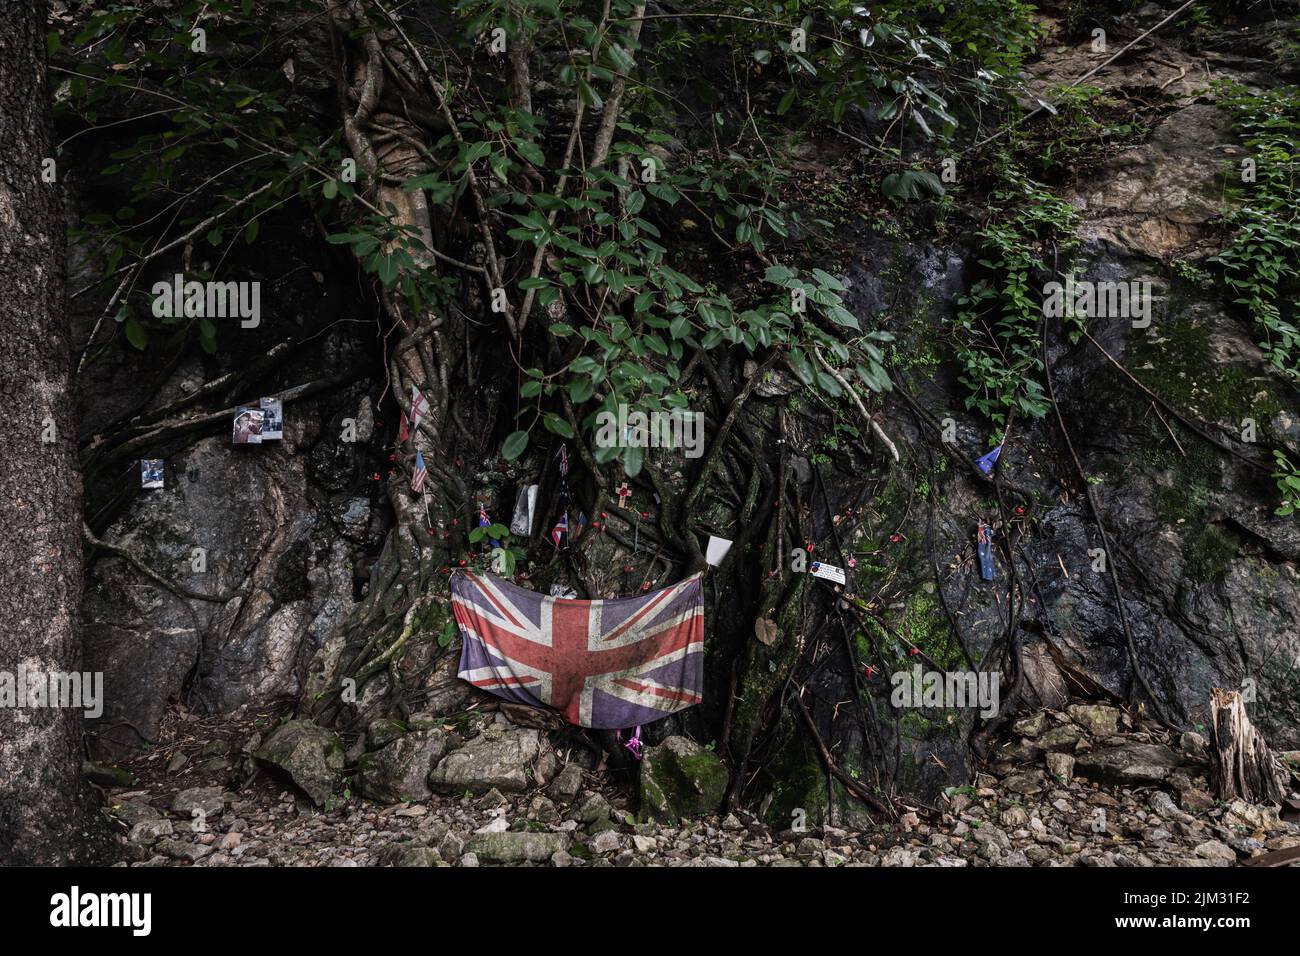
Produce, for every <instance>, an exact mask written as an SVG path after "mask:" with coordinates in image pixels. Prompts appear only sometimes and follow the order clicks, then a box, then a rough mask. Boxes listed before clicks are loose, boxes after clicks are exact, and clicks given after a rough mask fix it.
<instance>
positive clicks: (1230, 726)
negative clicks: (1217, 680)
mask: <svg viewBox="0 0 1300 956" xmlns="http://www.w3.org/2000/svg"><path fill="white" fill-rule="evenodd" d="M1210 725H1211V726H1210V733H1211V737H1210V748H1209V749H1210V785H1211V787H1213V789H1214V795H1215V796H1216V797H1217V798H1218V799H1220V800H1232V799H1235V798H1237V797H1241V798H1242V799H1243V800H1245V801H1247V802H1248V803H1279V802H1281V800H1282V783H1281V780H1280V779H1279V775H1278V772H1277V761H1276V760H1275V759H1274V757H1273V754H1272V752H1271V751H1270V750H1269V749H1268V744H1267V743H1265V742H1264V738H1263V737H1262V736H1261V735H1260V733H1259V731H1257V730H1256V729H1255V728H1254V726H1252V724H1251V722H1250V718H1249V717H1247V716H1246V705H1245V704H1244V703H1243V702H1242V699H1241V694H1239V693H1237V692H1236V691H1232V690H1220V689H1219V688H1217V687H1216V688H1215V689H1214V690H1213V691H1212V692H1211V694H1210Z"/></svg>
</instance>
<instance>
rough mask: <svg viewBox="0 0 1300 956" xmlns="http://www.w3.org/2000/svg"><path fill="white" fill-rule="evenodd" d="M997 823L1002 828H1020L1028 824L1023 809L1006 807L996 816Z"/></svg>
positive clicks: (1026, 815)
mask: <svg viewBox="0 0 1300 956" xmlns="http://www.w3.org/2000/svg"><path fill="white" fill-rule="evenodd" d="M998 821H999V822H1000V823H1001V824H1002V825H1003V826H1004V827H1020V826H1024V825H1025V824H1026V823H1028V822H1029V814H1028V813H1026V812H1025V808H1024V807H1007V808H1006V809H1005V810H1003V811H1002V812H1001V813H1000V814H998Z"/></svg>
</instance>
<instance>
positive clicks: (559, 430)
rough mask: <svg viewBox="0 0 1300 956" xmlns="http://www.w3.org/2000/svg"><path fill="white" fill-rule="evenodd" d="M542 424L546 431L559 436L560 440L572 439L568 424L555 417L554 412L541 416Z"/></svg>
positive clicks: (571, 431) (570, 427)
mask: <svg viewBox="0 0 1300 956" xmlns="http://www.w3.org/2000/svg"><path fill="white" fill-rule="evenodd" d="M542 424H543V425H545V426H546V430H547V431H549V432H554V433H555V434H557V435H559V436H560V437H561V438H572V437H573V428H572V426H570V425H569V423H568V422H566V421H565V420H564V419H563V418H561V417H560V416H559V415H556V414H555V413H554V412H547V413H546V414H545V415H543V416H542Z"/></svg>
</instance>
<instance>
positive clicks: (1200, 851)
mask: <svg viewBox="0 0 1300 956" xmlns="http://www.w3.org/2000/svg"><path fill="white" fill-rule="evenodd" d="M1192 852H1194V853H1195V854H1196V855H1197V856H1199V857H1200V858H1201V859H1203V860H1225V861H1231V862H1233V863H1235V862H1236V861H1237V854H1236V852H1235V851H1234V850H1233V849H1232V847H1230V846H1228V845H1227V844H1225V843H1220V842H1219V841H1218V840H1206V841H1205V842H1204V843H1202V844H1200V845H1199V846H1197V847H1196V849H1195V850H1193V851H1192Z"/></svg>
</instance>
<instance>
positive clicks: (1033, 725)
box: [1011, 710, 1047, 737]
mask: <svg viewBox="0 0 1300 956" xmlns="http://www.w3.org/2000/svg"><path fill="white" fill-rule="evenodd" d="M1046 727H1047V714H1046V712H1044V711H1041V710H1040V711H1039V712H1038V713H1036V714H1034V715H1033V716H1031V717H1021V718H1020V719H1019V720H1017V721H1016V722H1015V723H1014V724H1012V725H1011V729H1012V731H1013V732H1015V733H1017V734H1019V735H1020V736H1021V737H1037V736H1038V735H1039V734H1041V733H1042V732H1043V730H1044V729H1045V728H1046Z"/></svg>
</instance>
